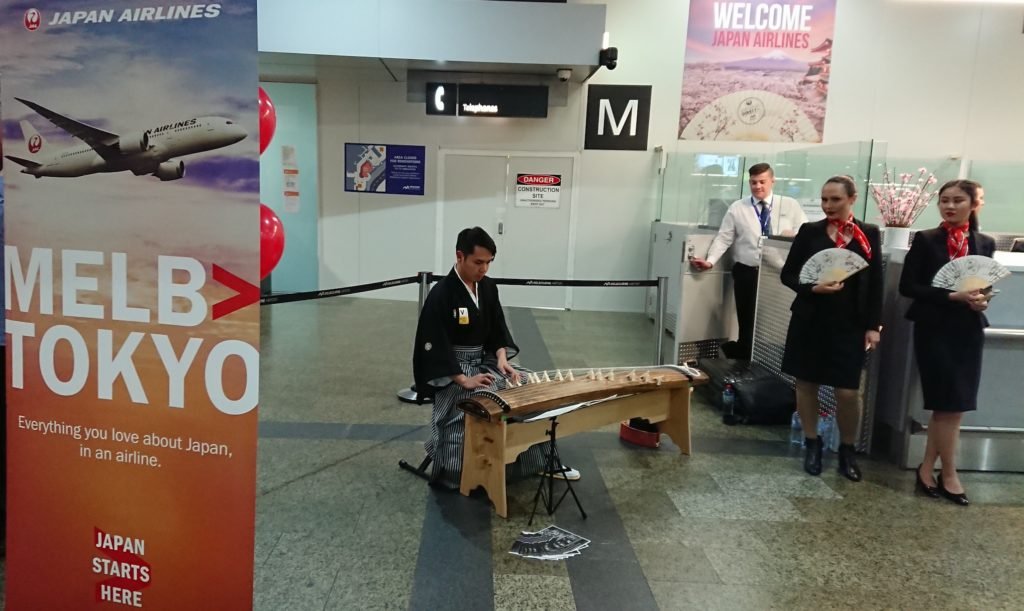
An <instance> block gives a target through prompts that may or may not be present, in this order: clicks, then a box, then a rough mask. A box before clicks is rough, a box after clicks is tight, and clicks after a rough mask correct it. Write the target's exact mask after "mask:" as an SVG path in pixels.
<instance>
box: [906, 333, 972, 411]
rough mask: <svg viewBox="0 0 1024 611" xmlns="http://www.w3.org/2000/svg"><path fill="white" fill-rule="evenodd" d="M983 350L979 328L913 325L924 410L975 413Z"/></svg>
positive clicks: (915, 353)
mask: <svg viewBox="0 0 1024 611" xmlns="http://www.w3.org/2000/svg"><path fill="white" fill-rule="evenodd" d="M984 347H985V330H984V329H983V328H982V326H981V325H954V326H944V327H936V326H933V325H928V324H921V323H919V322H918V323H914V356H916V357H917V369H918V371H920V372H921V391H922V393H923V394H924V408H925V409H927V410H932V411H936V412H971V411H974V410H976V409H978V386H979V385H980V384H981V354H982V350H983V349H984Z"/></svg>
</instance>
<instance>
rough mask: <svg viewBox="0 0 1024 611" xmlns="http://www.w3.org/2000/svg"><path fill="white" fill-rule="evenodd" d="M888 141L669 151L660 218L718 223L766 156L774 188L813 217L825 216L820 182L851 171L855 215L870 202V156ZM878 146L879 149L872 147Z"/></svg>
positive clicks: (744, 192)
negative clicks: (761, 151) (748, 151)
mask: <svg viewBox="0 0 1024 611" xmlns="http://www.w3.org/2000/svg"><path fill="white" fill-rule="evenodd" d="M879 146H880V147H881V151H882V153H881V154H882V157H883V158H884V150H885V145H884V143H881V144H880V145H879V144H875V143H872V142H846V143H842V144H832V145H826V146H815V147H811V148H806V149H797V150H790V151H785V152H781V153H776V154H774V155H772V154H768V155H758V156H756V157H753V156H751V157H747V156H745V155H742V154H738V153H736V154H727V153H726V154H722V153H670V154H669V155H668V158H667V162H666V167H665V172H664V174H663V175H662V183H661V198H660V200H661V201H660V205H659V208H658V219H659V220H662V221H666V222H677V223H692V224H695V225H701V226H706V227H712V228H715V227H718V226H719V225H720V224H721V221H722V217H723V216H725V211H726V209H727V208H728V207H729V204H731V203H732V202H734V201H736V200H737V199H740V198H742V197H744V196H745V195H746V194H747V193H748V192H749V187H748V186H747V173H746V172H747V168H748V167H749V166H750V165H751V164H754V163H759V162H761V161H767V162H768V163H770V164H772V167H773V168H774V169H775V189H774V191H775V193H776V194H778V195H787V196H789V197H793V198H795V199H796V200H797V201H798V202H800V204H801V205H802V206H803V208H804V210H805V212H806V213H807V216H808V218H809V219H811V220H817V219H820V218H822V217H823V214H822V212H821V205H820V202H819V200H820V194H821V185H822V183H824V182H825V180H826V179H827V178H829V177H830V176H835V175H837V174H848V175H850V176H852V177H853V178H854V180H855V181H856V182H857V184H858V185H859V186H860V187H861V191H862V195H861V203H860V204H858V210H857V212H856V213H857V215H858V216H859V217H862V216H863V214H862V213H863V212H864V210H865V207H866V206H867V188H866V187H867V184H868V180H869V175H870V169H871V163H872V155H873V154H875V155H877V150H878V149H879ZM873 151H875V152H873Z"/></svg>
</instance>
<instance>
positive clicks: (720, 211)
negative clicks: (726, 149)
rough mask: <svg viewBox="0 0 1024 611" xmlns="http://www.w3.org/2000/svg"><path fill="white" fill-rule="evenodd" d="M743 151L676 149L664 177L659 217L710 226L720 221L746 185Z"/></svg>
mask: <svg viewBox="0 0 1024 611" xmlns="http://www.w3.org/2000/svg"><path fill="white" fill-rule="evenodd" d="M745 168H746V159H745V158H744V157H743V156H742V155H730V154H719V153H714V154H711V153H674V154H670V155H668V161H667V164H666V167H665V173H664V175H663V177H662V193H661V205H660V206H659V214H658V218H659V220H662V221H666V222H674V223H691V224H695V225H703V226H709V227H718V226H719V225H721V222H722V217H724V216H725V211H726V209H727V208H728V207H729V204H731V203H732V202H734V201H736V200H737V199H739V198H741V197H743V188H744V187H745V186H746V179H745V174H744V170H745Z"/></svg>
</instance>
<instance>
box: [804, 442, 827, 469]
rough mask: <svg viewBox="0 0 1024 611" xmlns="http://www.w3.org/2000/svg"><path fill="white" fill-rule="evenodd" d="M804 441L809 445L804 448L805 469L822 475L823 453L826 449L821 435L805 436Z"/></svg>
mask: <svg viewBox="0 0 1024 611" xmlns="http://www.w3.org/2000/svg"><path fill="white" fill-rule="evenodd" d="M804 443H805V445H806V446H807V447H806V449H805V450H804V471H807V472H808V473H810V474H811V475H821V453H822V451H823V450H824V444H823V443H822V441H821V437H816V438H814V439H808V438H806V437H805V438H804Z"/></svg>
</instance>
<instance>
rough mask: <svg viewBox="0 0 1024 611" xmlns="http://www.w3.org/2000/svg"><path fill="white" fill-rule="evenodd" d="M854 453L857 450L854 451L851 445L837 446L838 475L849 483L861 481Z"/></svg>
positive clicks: (861, 477) (842, 444)
mask: <svg viewBox="0 0 1024 611" xmlns="http://www.w3.org/2000/svg"><path fill="white" fill-rule="evenodd" d="M856 453H857V450H855V449H854V447H853V444H848V443H841V444H839V474H840V475H842V476H843V477H845V478H846V479H848V480H850V481H851V482H859V481H860V480H862V479H863V476H862V475H861V473H860V467H858V466H857V458H856V456H855V455H856Z"/></svg>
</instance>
